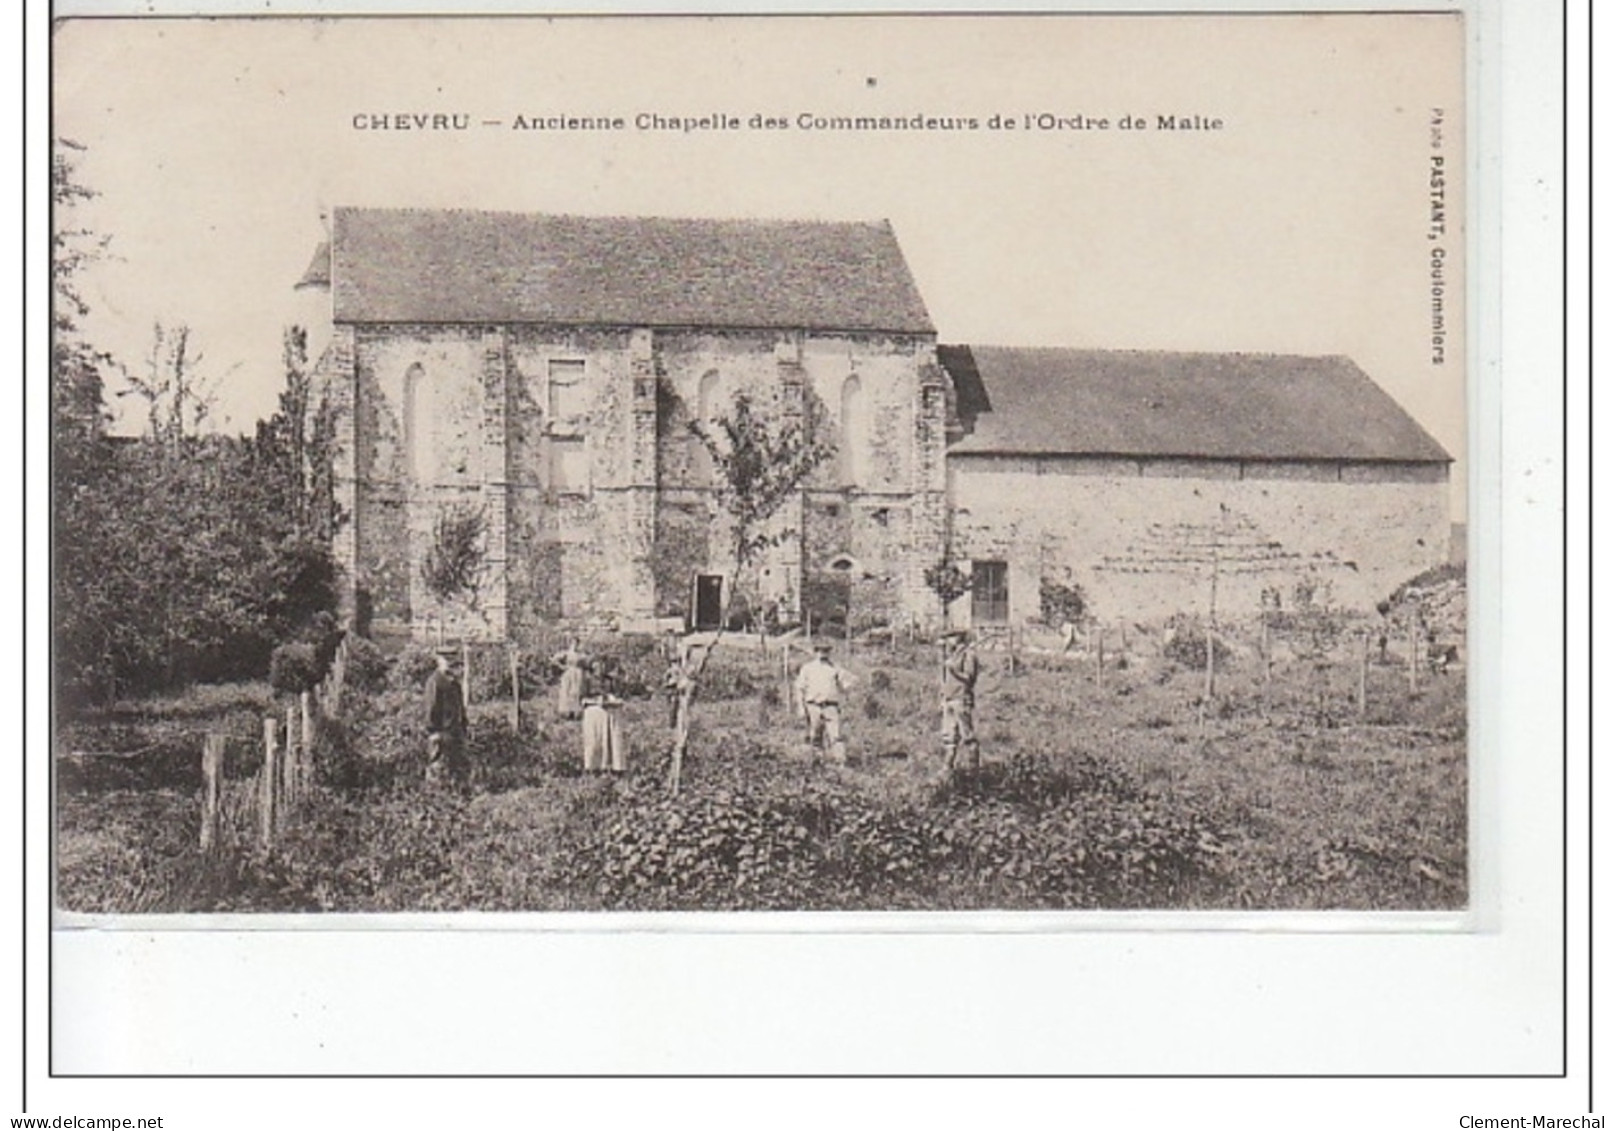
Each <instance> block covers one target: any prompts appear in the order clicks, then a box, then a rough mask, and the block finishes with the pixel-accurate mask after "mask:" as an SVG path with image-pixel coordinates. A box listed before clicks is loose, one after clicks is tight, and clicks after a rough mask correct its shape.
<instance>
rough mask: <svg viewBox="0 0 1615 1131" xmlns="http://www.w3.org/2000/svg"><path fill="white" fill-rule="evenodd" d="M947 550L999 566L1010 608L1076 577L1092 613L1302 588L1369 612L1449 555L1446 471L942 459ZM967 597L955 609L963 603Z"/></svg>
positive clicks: (1018, 610) (1164, 612)
mask: <svg viewBox="0 0 1615 1131" xmlns="http://www.w3.org/2000/svg"><path fill="white" fill-rule="evenodd" d="M949 471H950V480H951V482H952V488H953V502H954V513H953V522H954V529H955V538H956V549H955V553H956V554H957V556H959V557H960V558H963V559H972V560H1001V561H1004V562H1005V563H1006V564H1007V566H1008V575H1009V597H1010V620H1011V623H1014V624H1023V623H1025V622H1027V621H1029V620H1032V619H1035V618H1037V616H1038V615H1039V611H1040V610H1039V596H1038V590H1039V583H1040V582H1041V581H1043V580H1049V581H1054V582H1058V583H1063V584H1070V583H1075V584H1078V585H1080V586H1081V587H1082V589H1083V590H1084V592H1085V593H1086V594H1087V597H1088V604H1089V608H1090V610H1091V611H1092V612H1093V614H1094V615H1095V616H1097V617H1098V618H1099V619H1100V620H1102V621H1109V620H1122V619H1134V620H1141V621H1148V620H1155V619H1160V618H1164V617H1167V616H1170V615H1171V614H1173V613H1177V612H1186V613H1196V614H1201V615H1203V614H1204V613H1205V612H1206V611H1207V605H1208V602H1209V598H1210V578H1211V558H1212V556H1213V555H1214V554H1215V556H1216V557H1217V563H1218V564H1217V573H1218V589H1217V612H1218V615H1219V616H1242V615H1247V614H1251V613H1254V612H1256V611H1258V610H1259V609H1260V608H1261V601H1262V592H1263V590H1264V589H1267V590H1274V591H1277V593H1278V594H1279V595H1280V598H1281V599H1282V601H1283V602H1284V604H1285V606H1286V607H1288V606H1290V605H1291V604H1292V603H1293V602H1294V601H1295V600H1296V598H1297V596H1299V595H1303V594H1306V593H1310V594H1312V595H1313V599H1314V600H1318V601H1328V602H1332V603H1334V604H1337V605H1340V606H1343V607H1347V608H1353V609H1371V608H1372V607H1373V606H1374V604H1375V603H1376V602H1378V601H1380V600H1382V599H1384V598H1385V597H1386V596H1387V595H1388V594H1389V593H1390V592H1391V590H1392V589H1394V588H1395V587H1396V586H1397V585H1398V584H1400V583H1401V582H1403V581H1405V580H1407V579H1408V578H1409V577H1412V576H1413V575H1414V574H1416V573H1418V572H1419V571H1421V570H1423V569H1426V568H1428V567H1430V566H1434V565H1439V564H1441V563H1442V562H1444V561H1446V560H1447V552H1448V548H1447V542H1448V538H1449V529H1450V527H1449V522H1450V518H1449V504H1448V488H1447V473H1446V468H1445V467H1444V466H1442V465H1431V464H1400V465H1376V466H1374V467H1366V466H1361V465H1345V466H1344V467H1342V466H1341V465H1338V464H1335V463H1324V462H1304V461H1296V462H1291V463H1262V464H1249V463H1248V464H1243V465H1242V464H1239V463H1235V462H1227V461H1193V460H1177V461H1164V460H1160V461H1156V460H1145V461H1138V460H1119V459H1062V458H1009V457H992V456H959V457H955V458H954V459H953V460H952V461H951V466H950V469H949ZM968 604H969V598H968V597H967V598H965V599H964V601H962V602H961V605H963V606H966V607H967V606H968Z"/></svg>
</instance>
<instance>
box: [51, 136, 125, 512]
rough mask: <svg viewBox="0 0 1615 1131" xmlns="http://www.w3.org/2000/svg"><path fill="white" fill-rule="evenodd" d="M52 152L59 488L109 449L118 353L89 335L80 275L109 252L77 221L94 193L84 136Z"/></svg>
mask: <svg viewBox="0 0 1615 1131" xmlns="http://www.w3.org/2000/svg"><path fill="white" fill-rule="evenodd" d="M57 144H58V146H59V148H58V149H57V150H56V151H55V152H54V153H53V154H52V155H51V203H52V204H53V205H54V206H55V211H56V219H57V226H56V228H55V229H54V230H53V231H52V232H51V434H52V441H53V443H52V447H53V455H54V460H53V462H54V466H55V470H56V474H55V483H54V485H55V487H56V488H57V490H58V492H63V491H71V490H72V489H73V488H75V487H78V486H81V485H82V484H83V483H84V482H85V481H86V480H88V479H89V478H92V477H93V476H94V475H95V474H96V472H97V470H98V468H99V464H100V457H101V456H102V455H103V454H104V446H103V442H102V441H103V440H104V437H105V432H106V422H107V413H106V406H105V405H104V403H103V402H102V377H101V375H102V371H103V370H104V369H105V368H106V367H107V366H108V365H110V364H111V362H112V358H111V356H110V355H109V354H107V353H105V352H104V351H102V350H98V349H96V348H95V347H94V346H93V345H91V344H90V342H89V341H88V340H87V339H86V338H85V337H84V334H83V330H82V320H83V318H84V316H85V315H87V314H88V313H89V312H90V308H89V305H88V304H87V303H86V302H85V301H84V296H83V294H82V292H81V291H80V290H79V283H78V280H79V276H80V273H81V272H82V271H83V270H84V268H86V267H88V266H89V265H91V264H92V263H94V262H95V261H96V260H98V259H100V258H101V257H102V255H103V254H105V250H106V246H107V237H105V236H98V235H96V234H95V233H94V232H93V231H91V230H90V229H88V228H85V227H83V226H81V225H79V224H78V223H76V222H75V220H74V215H75V210H76V209H77V207H78V206H79V205H80V204H82V203H84V202H85V201H88V200H91V199H93V198H94V197H95V195H96V194H95V192H94V191H93V190H91V189H89V188H86V187H85V186H84V185H82V184H80V183H79V181H78V168H77V155H78V154H80V153H82V152H84V147H83V146H82V145H80V144H79V143H78V142H75V141H72V140H69V139H68V138H61V139H59V140H58V143H57Z"/></svg>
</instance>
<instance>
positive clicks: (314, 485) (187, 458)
mask: <svg viewBox="0 0 1615 1131" xmlns="http://www.w3.org/2000/svg"><path fill="white" fill-rule="evenodd" d="M80 152H81V150H80V147H78V146H77V145H75V144H74V143H72V142H62V143H60V144H59V148H58V149H57V151H56V153H55V154H54V155H53V160H52V196H53V200H54V202H55V204H56V205H57V208H58V210H59V218H58V225H57V229H56V232H55V234H54V236H53V242H52V250H53V256H52V267H53V286H54V303H53V306H54V323H53V350H52V358H51V360H52V370H51V390H52V392H51V404H52V440H53V443H52V454H53V465H54V474H53V482H52V488H53V498H52V516H53V520H54V531H53V533H54V538H53V552H54V555H55V571H54V577H53V582H54V586H53V602H54V604H53V610H52V611H53V639H54V641H55V645H56V647H55V663H56V676H57V687H58V690H59V699H58V703H59V705H60V706H62V707H64V708H66V709H68V710H73V709H81V708H84V707H86V706H88V705H92V704H96V703H106V702H110V701H112V700H115V699H117V698H119V697H122V696H125V695H128V694H131V693H141V692H151V691H159V690H166V689H173V688H177V687H182V686H185V685H186V684H188V683H191V682H194V681H217V680H228V679H241V678H248V677H262V676H264V675H265V674H266V673H267V671H268V667H269V657H270V652H271V650H272V649H273V648H274V647H275V645H276V644H278V643H282V642H285V641H288V640H292V639H294V638H296V637H298V636H299V634H301V633H304V632H305V631H306V630H307V629H308V627H309V625H310V624H311V623H312V621H313V618H314V617H315V616H316V615H317V614H319V613H320V612H322V611H329V610H330V609H332V608H333V607H334V600H335V593H334V584H335V568H334V565H333V562H332V558H331V553H330V549H329V539H330V533H331V529H332V525H333V523H334V521H335V518H336V515H335V504H334V501H333V497H332V493H331V484H330V473H329V467H330V459H329V451H330V444H331V441H332V426H331V420H330V416H329V413H327V412H324V411H323V410H321V409H320V408H319V406H318V405H317V404H316V403H315V399H314V397H313V393H312V390H311V383H310V382H311V379H310V375H309V366H308V357H307V339H306V336H305V335H304V334H303V332H302V331H301V330H298V329H295V328H294V329H292V330H289V331H288V332H287V334H286V339H285V343H284V353H283V361H284V368H285V373H286V387H285V389H284V391H283V392H282V394H281V398H280V403H279V406H278V408H277V411H276V412H275V413H274V414H273V415H272V416H271V417H270V419H269V420H267V421H265V422H263V423H262V424H261V425H260V426H259V427H258V430H257V432H256V434H255V435H254V436H252V437H237V436H227V435H221V434H217V433H209V432H205V431H203V430H202V425H203V424H204V423H205V421H206V420H207V415H208V408H209V405H210V398H209V395H208V389H209V387H210V385H211V383H212V382H213V381H214V380H216V378H209V377H208V376H207V371H206V368H205V366H204V363H203V359H202V357H201V354H200V353H199V352H198V349H197V343H196V341H195V339H194V336H193V335H192V334H191V333H190V331H189V330H188V329H187V328H186V327H185V326H183V325H177V326H157V327H155V328H154V331H153V337H152V347H151V351H150V353H149V354H148V355H147V356H146V357H145V358H143V359H142V360H141V361H140V362H139V363H137V364H136V365H133V366H130V365H126V364H123V363H122V362H120V361H119V360H118V359H116V358H114V357H112V356H111V355H110V354H108V353H106V352H105V351H102V350H100V349H98V348H97V347H96V346H95V345H94V344H93V343H91V342H90V341H89V340H88V339H87V338H86V337H85V336H84V334H83V332H82V328H81V327H82V319H83V316H84V315H85V314H87V313H88V309H89V308H88V306H87V304H86V303H85V301H84V299H83V297H82V295H81V294H80V291H79V279H80V275H81V272H82V271H83V270H84V269H85V268H86V267H87V266H89V265H90V264H91V263H93V262H94V261H95V259H96V258H97V257H98V256H100V255H101V254H102V253H103V250H104V249H105V247H106V244H107V241H106V239H105V238H104V237H100V236H97V235H96V234H95V233H93V232H91V231H89V230H87V229H86V228H84V227H82V226H81V225H79V224H77V223H75V220H74V213H75V209H76V207H77V206H78V205H79V204H81V203H82V202H84V201H86V200H89V199H91V198H93V196H94V193H93V192H92V191H91V190H90V189H88V188H86V187H85V186H83V185H82V184H80V183H79V181H78V179H77V173H76V160H77V157H78V155H79V153H80ZM111 373H121V374H122V376H123V380H124V384H125V386H126V389H125V391H126V392H128V393H129V394H130V395H133V396H135V397H136V398H137V400H139V401H142V402H144V406H145V409H146V412H145V421H146V428H145V431H144V432H143V433H142V434H141V435H139V436H127V437H114V436H111V435H109V434H108V433H107V419H108V416H107V410H106V405H105V402H104V396H105V380H106V377H107V375H108V374H111Z"/></svg>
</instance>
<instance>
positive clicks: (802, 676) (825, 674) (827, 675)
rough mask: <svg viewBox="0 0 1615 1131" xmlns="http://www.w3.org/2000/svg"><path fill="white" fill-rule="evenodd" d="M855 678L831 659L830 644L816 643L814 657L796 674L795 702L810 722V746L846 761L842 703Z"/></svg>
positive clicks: (806, 722) (808, 727) (838, 760)
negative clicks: (842, 732)
mask: <svg viewBox="0 0 1615 1131" xmlns="http://www.w3.org/2000/svg"><path fill="white" fill-rule="evenodd" d="M853 682H854V681H853V678H852V676H851V675H850V674H848V673H847V672H846V671H844V670H843V669H841V668H838V667H836V665H835V664H833V663H831V662H830V645H829V644H827V643H824V642H823V641H820V642H819V643H818V644H815V645H814V646H813V659H811V660H809V661H808V662H807V663H805V664H803V665H802V670H801V671H799V672H797V673H796V702H797V709H798V710H799V711H800V712H801V716H802V721H803V722H804V723H805V724H806V725H807V742H808V745H809V746H811V747H813V748H815V749H818V750H822V751H824V752H825V753H826V755H827V756H828V757H829V759H830V761H832V762H845V761H846V760H847V743H846V741H845V740H844V739H843V738H842V736H841V704H842V702H843V700H844V699H845V698H846V695H847V692H848V691H849V690H851V688H852V685H853Z"/></svg>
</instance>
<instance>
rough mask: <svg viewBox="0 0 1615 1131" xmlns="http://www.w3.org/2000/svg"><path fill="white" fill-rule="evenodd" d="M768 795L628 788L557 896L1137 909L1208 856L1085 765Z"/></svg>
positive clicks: (1151, 808) (1143, 796)
mask: <svg viewBox="0 0 1615 1131" xmlns="http://www.w3.org/2000/svg"><path fill="white" fill-rule="evenodd" d="M759 776H760V777H761V778H763V779H764V780H758V781H756V782H746V783H742V784H739V785H738V786H736V787H733V788H714V787H713V786H712V785H711V784H710V783H708V784H707V785H706V786H705V787H703V788H701V789H699V790H697V791H694V792H692V793H691V794H687V795H683V796H680V797H677V798H670V797H667V796H665V795H664V794H662V793H661V791H660V790H658V789H656V788H655V786H654V785H647V784H645V783H644V782H630V783H628V785H627V788H626V790H625V792H626V796H620V797H614V799H613V800H614V801H615V802H616V804H615V806H614V807H613V808H611V809H609V810H601V809H597V808H596V806H597V805H598V804H599V802H598V799H595V798H591V799H589V800H588V802H586V803H585V804H584V806H583V808H581V809H579V810H578V811H577V812H575V813H574V820H575V821H576V822H577V825H576V827H577V829H578V830H579V833H578V835H579V840H580V847H579V851H578V852H576V853H575V854H574V855H573V856H572V857H571V858H570V860H569V861H568V863H567V864H566V865H564V866H563V868H562V872H561V874H560V876H559V877H558V879H559V881H560V882H562V883H564V884H567V885H570V886H572V887H573V889H574V890H575V891H576V892H577V894H578V896H579V898H581V899H584V900H587V901H589V902H591V903H595V902H597V903H599V904H600V905H603V906H607V907H633V908H646V909H659V908H713V909H717V908H734V907H746V908H775V907H793V908H798V907H799V908H849V907H851V908H858V907H900V906H943V907H1015V906H1048V905H1051V904H1053V905H1057V906H1072V907H1087V906H1101V905H1103V906H1148V905H1151V904H1157V905H1158V904H1160V903H1164V902H1168V901H1170V900H1171V899H1172V898H1175V897H1176V896H1177V894H1178V892H1179V891H1180V890H1181V889H1182V888H1183V886H1184V885H1185V884H1187V883H1188V882H1190V881H1191V880H1193V879H1194V878H1195V877H1197V876H1199V875H1200V874H1201V873H1203V872H1205V871H1206V870H1207V869H1208V868H1209V867H1210V863H1211V861H1212V859H1213V856H1214V854H1215V852H1216V851H1217V850H1218V848H1217V838H1216V837H1215V836H1214V835H1213V833H1212V830H1211V828H1210V826H1209V825H1207V824H1206V823H1205V822H1204V821H1203V820H1202V819H1201V818H1199V817H1197V816H1196V815H1194V814H1193V813H1192V812H1189V811H1187V810H1183V809H1180V808H1178V807H1175V806H1173V805H1171V804H1169V803H1168V802H1166V801H1165V800H1163V799H1161V798H1160V797H1157V796H1156V795H1154V794H1151V793H1148V792H1146V791H1144V790H1141V789H1139V788H1137V787H1136V786H1135V785H1134V784H1133V783H1132V782H1131V781H1130V780H1129V779H1128V778H1127V777H1126V776H1125V775H1124V774H1122V773H1121V771H1119V770H1116V769H1114V768H1112V767H1108V766H1105V765H1104V764H1102V763H1100V762H1098V761H1096V760H1094V759H1091V758H1082V759H1079V760H1078V762H1077V765H1076V767H1075V768H1074V769H1071V770H1056V769H1053V768H1052V767H1051V766H1050V764H1049V763H1048V761H1047V760H1046V759H1043V758H1033V757H1027V758H1020V759H1016V760H1014V761H1012V762H1011V763H1009V764H1007V765H989V766H985V767H983V768H981V769H980V770H973V771H966V772H962V773H959V774H956V775H954V777H953V778H952V779H951V780H950V781H949V782H947V783H945V784H944V785H943V786H941V787H939V788H938V789H937V790H936V791H935V793H934V794H933V796H932V797H931V798H930V800H929V801H928V802H911V803H897V804H882V803H881V802H879V801H877V800H875V799H872V798H869V797H868V796H866V795H864V794H861V793H858V792H855V791H854V790H851V789H848V788H845V787H843V786H841V785H838V784H835V783H829V782H822V781H815V782H807V783H800V782H790V781H780V780H775V781H772V782H770V781H767V780H766V775H759Z"/></svg>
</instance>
